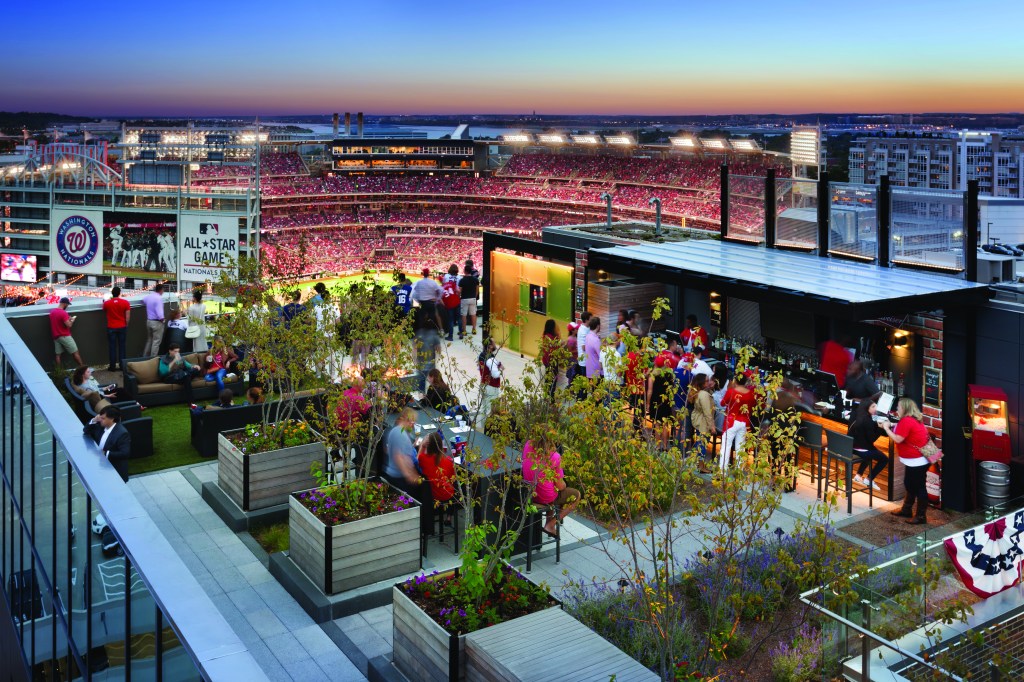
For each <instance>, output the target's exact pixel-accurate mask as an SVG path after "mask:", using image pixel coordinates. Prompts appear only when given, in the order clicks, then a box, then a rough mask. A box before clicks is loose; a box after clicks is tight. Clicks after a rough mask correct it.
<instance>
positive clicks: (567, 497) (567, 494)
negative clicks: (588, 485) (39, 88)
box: [537, 487, 582, 507]
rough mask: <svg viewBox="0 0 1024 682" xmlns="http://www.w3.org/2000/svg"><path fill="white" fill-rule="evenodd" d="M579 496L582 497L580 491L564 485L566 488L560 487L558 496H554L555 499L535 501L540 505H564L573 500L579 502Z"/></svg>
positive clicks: (571, 502)
mask: <svg viewBox="0 0 1024 682" xmlns="http://www.w3.org/2000/svg"><path fill="white" fill-rule="evenodd" d="M581 497H582V495H580V491H579V490H576V489H575V488H568V487H566V488H562V489H561V490H559V491H558V496H557V497H555V499H553V500H551V501H550V502H537V504H538V505H540V506H541V507H547V506H556V507H564V506H565V505H567V504H573V503H574V502H579V500H580V498H581Z"/></svg>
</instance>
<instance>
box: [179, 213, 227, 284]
mask: <svg viewBox="0 0 1024 682" xmlns="http://www.w3.org/2000/svg"><path fill="white" fill-rule="evenodd" d="M178 233H179V235H180V240H181V241H180V253H181V257H180V258H179V260H178V262H179V263H181V273H180V276H179V279H181V280H184V281H188V282H205V281H207V280H216V279H218V278H219V277H220V275H221V273H222V272H224V271H225V270H226V269H228V268H232V269H234V264H235V263H237V262H238V218H236V217H228V218H225V217H223V216H213V215H210V214H207V215H182V217H181V227H180V228H179V231H178Z"/></svg>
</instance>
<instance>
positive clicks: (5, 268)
mask: <svg viewBox="0 0 1024 682" xmlns="http://www.w3.org/2000/svg"><path fill="white" fill-rule="evenodd" d="M0 280H3V281H5V282H28V283H34V282H35V281H36V257H35V256H30V255H27V254H16V253H4V254H0Z"/></svg>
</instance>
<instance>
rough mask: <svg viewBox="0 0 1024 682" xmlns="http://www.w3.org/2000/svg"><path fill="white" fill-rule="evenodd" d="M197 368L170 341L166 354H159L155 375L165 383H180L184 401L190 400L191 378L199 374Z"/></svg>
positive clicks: (176, 345)
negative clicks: (183, 392) (158, 363)
mask: <svg viewBox="0 0 1024 682" xmlns="http://www.w3.org/2000/svg"><path fill="white" fill-rule="evenodd" d="M199 372H200V370H199V368H198V367H196V366H195V365H193V364H191V363H189V362H188V360H186V359H185V358H183V357H182V356H181V346H179V345H178V344H176V343H172V344H171V345H170V346H168V347H167V355H162V356H160V365H159V367H158V369H157V375H158V376H159V377H160V381H162V382H164V383H167V384H181V387H182V388H183V389H184V391H185V401H186V402H188V403H191V402H192V380H193V379H195V378H196V377H197V376H199Z"/></svg>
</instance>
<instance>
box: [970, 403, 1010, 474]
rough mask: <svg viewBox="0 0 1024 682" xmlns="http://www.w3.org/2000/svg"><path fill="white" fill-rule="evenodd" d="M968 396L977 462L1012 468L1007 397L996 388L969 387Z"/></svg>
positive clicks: (973, 446) (972, 437) (972, 439)
mask: <svg viewBox="0 0 1024 682" xmlns="http://www.w3.org/2000/svg"><path fill="white" fill-rule="evenodd" d="M967 396H968V400H967V402H968V409H969V410H970V412H971V442H972V444H973V445H972V450H973V455H974V460H975V461H976V462H999V463H1000V464H1009V463H1010V433H1009V430H1008V418H1009V415H1008V413H1007V409H1006V393H1004V392H1003V390H1002V389H1000V388H996V387H994V386H979V385H977V384H970V385H969V386H968V387H967Z"/></svg>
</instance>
